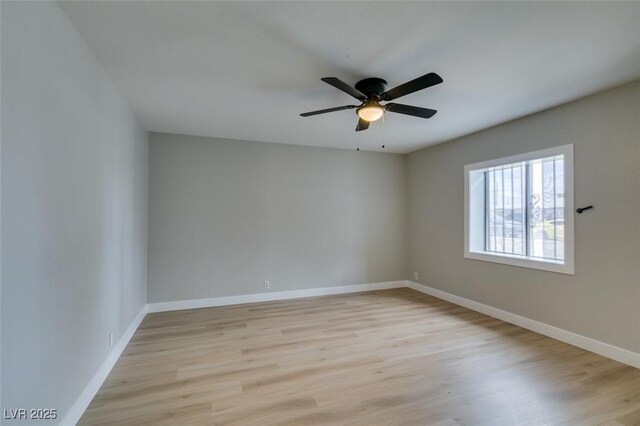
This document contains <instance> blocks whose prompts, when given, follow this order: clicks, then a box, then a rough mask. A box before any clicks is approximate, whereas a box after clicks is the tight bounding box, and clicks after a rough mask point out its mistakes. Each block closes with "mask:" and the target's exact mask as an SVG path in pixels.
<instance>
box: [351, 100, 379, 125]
mask: <svg viewBox="0 0 640 426" xmlns="http://www.w3.org/2000/svg"><path fill="white" fill-rule="evenodd" d="M356 114H358V117H360V118H362V119H363V120H366V121H369V122H371V121H376V120H379V119H380V118H382V115H383V114H384V108H382V107H381V106H380V104H379V103H378V102H375V101H365V102H364V103H363V104H362V105H361V106H359V107H358V109H356Z"/></svg>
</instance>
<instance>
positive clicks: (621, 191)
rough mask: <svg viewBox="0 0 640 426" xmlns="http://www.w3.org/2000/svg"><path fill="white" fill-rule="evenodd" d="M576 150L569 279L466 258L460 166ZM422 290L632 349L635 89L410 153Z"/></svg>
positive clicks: (637, 182) (412, 258)
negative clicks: (561, 148) (578, 210)
mask: <svg viewBox="0 0 640 426" xmlns="http://www.w3.org/2000/svg"><path fill="white" fill-rule="evenodd" d="M564 144H575V154H574V155H575V158H574V161H575V200H576V206H582V205H589V204H593V205H594V207H595V209H594V210H591V211H588V212H586V213H584V214H582V215H576V222H575V262H576V267H575V276H570V275H563V274H557V273H552V272H544V271H537V270H533V269H524V268H518V267H513V266H507V265H500V264H496V263H488V262H482V261H477V260H470V259H464V257H463V250H464V235H463V218H464V212H463V209H464V197H463V189H464V185H463V182H464V181H463V177H464V175H463V167H464V165H465V164H469V163H474V162H479V161H483V160H489V159H493V158H500V157H504V156H509V155H513V154H519V153H523V152H529V151H534V150H538V149H543V148H548V147H552V146H557V145H564ZM407 161H408V199H409V230H410V232H409V241H408V242H409V270H408V271H407V272H408V274H407V275H408V276H411V275H409V274H411V273H412V272H414V271H415V272H419V274H420V280H419V282H420V283H423V284H425V285H428V286H430V287H434V288H437V289H440V290H443V291H446V292H449V293H452V294H455V295H458V296H462V297H465V298H468V299H472V300H475V301H478V302H481V303H485V304H487V305H490V306H494V307H497V308H500V309H504V310H506V311H509V312H513V313H516V314H519V315H523V316H525V317H528V318H532V319H534V320H538V321H542V322H544V323H547V324H551V325H554V326H557V327H560V328H563V329H566V330H569V331H573V332H575V333H579V334H582V335H585V336H588V337H591V338H594V339H597V340H600V341H603V342H607V343H610V344H613V345H616V346H620V347H622V348H626V349H629V350H632V351H635V352H640V220H639V219H640V167H639V164H640V83H638V82H636V83H633V84H629V85H625V86H622V87H619V88H616V89H613V90H610V91H607V92H603V93H601V94H598V95H594V96H591V97H588V98H584V99H581V100H579V101H576V102H573V103H570V104H566V105H563V106H560V107H558V108H554V109H551V110H547V111H545V112H542V113H539V114H536V115H533V116H529V117H526V118H523V119H520V120H517V121H513V122H510V123H507V124H503V125H500V126H497V127H494V128H491V129H488V130H485V131H482V132H480V133H476V134H473V135H470V136H466V137H464V138H461V139H458V140H455V141H452V142H448V143H445V144H442V145H438V146H434V147H430V148H427V149H424V150H421V151H418V152H414V153H412V154H410V155H409V156H408V160H407Z"/></svg>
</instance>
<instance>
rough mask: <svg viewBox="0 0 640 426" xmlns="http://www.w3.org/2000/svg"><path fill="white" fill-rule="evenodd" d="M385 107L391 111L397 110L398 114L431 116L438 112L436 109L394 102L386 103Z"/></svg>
mask: <svg viewBox="0 0 640 426" xmlns="http://www.w3.org/2000/svg"><path fill="white" fill-rule="evenodd" d="M384 109H386V110H387V111H390V112H397V113H398V114H406V115H413V116H414V117H421V118H431V117H433V116H434V115H435V113H436V112H438V111H436V110H435V109H429V108H420V107H415V106H411V105H403V104H394V103H391V104H386V105H385V106H384Z"/></svg>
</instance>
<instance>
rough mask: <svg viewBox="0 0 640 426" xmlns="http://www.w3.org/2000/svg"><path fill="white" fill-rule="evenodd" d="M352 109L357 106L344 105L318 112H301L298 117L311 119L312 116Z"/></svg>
mask: <svg viewBox="0 0 640 426" xmlns="http://www.w3.org/2000/svg"><path fill="white" fill-rule="evenodd" d="M354 108H357V106H356V105H344V106H339V107H335V108H327V109H319V110H318V111H310V112H303V113H302V114H300V115H301V116H302V117H311V116H312V115H318V114H326V113H327V112H333V111H342V110H343V109H354Z"/></svg>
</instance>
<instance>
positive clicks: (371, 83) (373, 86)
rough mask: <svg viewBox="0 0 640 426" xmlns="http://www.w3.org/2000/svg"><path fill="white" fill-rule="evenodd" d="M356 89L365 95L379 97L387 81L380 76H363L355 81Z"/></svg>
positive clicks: (385, 87) (384, 89) (385, 88)
mask: <svg viewBox="0 0 640 426" xmlns="http://www.w3.org/2000/svg"><path fill="white" fill-rule="evenodd" d="M356 89H358V91H360V93H362V94H364V95H365V96H367V97H368V98H369V97H375V98H379V97H380V96H382V94H383V93H384V92H386V90H387V82H386V81H385V80H383V79H381V78H377V77H372V78H365V79H364V80H360V81H359V82H357V83H356Z"/></svg>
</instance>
